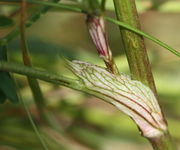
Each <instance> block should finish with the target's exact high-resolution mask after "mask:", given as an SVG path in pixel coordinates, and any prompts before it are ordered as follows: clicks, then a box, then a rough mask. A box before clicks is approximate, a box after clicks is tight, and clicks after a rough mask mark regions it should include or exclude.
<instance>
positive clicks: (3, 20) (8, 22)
mask: <svg viewBox="0 0 180 150" xmlns="http://www.w3.org/2000/svg"><path fill="white" fill-rule="evenodd" d="M13 24H14V21H13V20H12V19H11V18H9V17H6V16H0V29H1V28H6V27H9V26H12V25H13Z"/></svg>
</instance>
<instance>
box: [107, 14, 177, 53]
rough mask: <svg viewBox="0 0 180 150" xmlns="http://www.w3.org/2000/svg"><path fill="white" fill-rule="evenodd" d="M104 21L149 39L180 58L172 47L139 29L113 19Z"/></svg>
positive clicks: (108, 18)
mask: <svg viewBox="0 0 180 150" xmlns="http://www.w3.org/2000/svg"><path fill="white" fill-rule="evenodd" d="M105 19H106V20H107V21H109V22H112V23H114V24H116V25H119V26H120V27H122V28H125V29H128V30H130V31H132V32H134V33H137V34H139V35H142V36H144V37H145V38H147V39H149V40H151V41H153V42H155V43H157V44H158V45H160V46H161V47H164V48H165V49H167V50H169V51H170V52H172V53H173V54H175V55H176V56H178V57H180V52H178V51H176V50H175V49H173V48H172V47H170V46H169V45H167V44H166V43H164V42H162V41H160V40H159V39H157V38H155V37H153V36H152V35H149V34H147V33H145V32H143V31H141V30H139V29H136V28H134V27H132V26H130V25H128V24H126V23H124V22H121V21H118V20H115V19H113V18H110V17H105Z"/></svg>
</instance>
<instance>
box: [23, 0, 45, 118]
mask: <svg viewBox="0 0 180 150" xmlns="http://www.w3.org/2000/svg"><path fill="white" fill-rule="evenodd" d="M21 6H22V11H21V19H20V38H21V50H22V58H23V62H24V64H25V65H27V66H30V67H32V63H31V59H30V55H29V50H28V46H27V42H26V38H25V18H26V2H25V0H23V1H22V5H21ZM27 80H28V83H29V86H30V88H31V91H32V93H33V97H34V100H35V103H36V106H37V108H38V111H39V114H40V116H41V117H42V118H44V113H43V111H44V110H43V109H44V106H45V99H44V97H43V94H42V91H41V89H40V86H39V83H38V81H37V80H36V79H32V78H30V77H27Z"/></svg>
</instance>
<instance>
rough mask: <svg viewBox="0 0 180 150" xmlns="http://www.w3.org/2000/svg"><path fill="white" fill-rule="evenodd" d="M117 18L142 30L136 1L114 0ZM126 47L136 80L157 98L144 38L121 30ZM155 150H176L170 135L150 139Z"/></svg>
mask: <svg viewBox="0 0 180 150" xmlns="http://www.w3.org/2000/svg"><path fill="white" fill-rule="evenodd" d="M114 5H115V11H116V16H117V19H118V20H121V21H122V22H124V23H126V24H128V25H130V26H132V27H134V28H140V24H139V20H138V14H137V10H136V6H135V0H114ZM120 32H121V35H122V38H123V44H124V47H125V51H126V55H127V58H128V63H129V67H130V71H131V73H132V76H133V78H134V79H137V80H139V81H141V82H142V83H144V84H146V85H148V86H149V87H150V88H151V89H152V90H153V91H154V93H155V95H156V96H157V92H156V87H155V84H154V79H153V75H152V72H151V66H150V63H149V60H148V56H147V52H146V48H145V45H144V40H143V38H142V36H140V35H137V34H135V33H133V32H130V31H128V30H126V29H124V28H123V29H122V28H120ZM149 141H150V142H151V144H152V146H153V148H154V150H175V149H176V148H175V146H174V144H173V143H172V141H171V140H170V135H169V134H168V135H166V134H164V136H161V137H154V138H151V139H149Z"/></svg>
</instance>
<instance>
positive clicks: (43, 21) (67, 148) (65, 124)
mask: <svg viewBox="0 0 180 150" xmlns="http://www.w3.org/2000/svg"><path fill="white" fill-rule="evenodd" d="M63 2H65V3H67V2H68V3H71V2H70V1H67V0H64V1H63ZM136 2H137V8H138V11H139V16H140V22H141V27H142V30H143V31H145V32H147V33H149V34H151V35H153V36H155V37H157V38H159V39H160V40H162V41H164V42H166V43H167V44H169V45H171V46H172V47H173V48H175V49H177V50H179V49H180V38H179V35H180V30H179V27H180V1H179V0H159V1H158V0H157V1H156V0H154V1H153V0H137V1H136ZM158 2H159V3H158ZM0 7H1V9H0V14H6V13H8V12H9V11H11V8H9V6H5V5H4V6H3V5H1V6H0ZM107 9H108V10H107V12H106V15H108V16H111V17H115V15H114V12H113V10H114V8H113V3H112V0H107ZM106 27H107V32H108V39H109V42H110V46H111V49H112V51H113V55H114V57H115V61H116V63H117V65H118V68H119V70H120V72H125V73H127V74H130V73H129V69H128V64H127V60H126V56H125V54H124V51H123V47H122V44H121V40H120V35H119V30H118V27H117V26H116V25H113V24H110V23H107V26H106ZM3 32H4V29H0V33H1V35H3ZM26 32H27V42H28V46H29V50H30V53H31V56H32V62H33V66H35V67H38V68H45V69H46V70H49V71H52V72H55V73H59V74H63V75H67V76H72V74H71V73H70V72H69V71H68V70H67V69H66V68H65V67H64V65H63V60H62V58H61V56H62V55H63V56H65V57H66V58H68V59H71V60H72V59H77V60H83V61H87V62H91V63H93V64H98V65H102V66H103V62H102V60H101V59H100V58H98V56H97V53H96V49H95V46H94V45H93V43H92V41H91V40H90V37H89V35H88V32H87V28H86V24H85V16H84V15H82V14H78V13H73V12H67V11H59V10H57V9H52V10H51V11H49V12H48V13H46V14H45V15H44V16H42V17H41V18H40V19H39V20H38V21H37V22H36V23H34V24H33V25H32V26H31V27H30V28H27V30H26ZM145 42H146V46H147V50H148V54H149V58H150V62H151V65H152V70H153V74H154V78H155V83H156V86H157V90H158V94H159V97H160V104H161V106H162V108H163V111H164V113H165V116H166V117H167V121H168V124H169V129H170V132H171V134H172V136H173V138H174V140H175V142H176V143H177V144H179V146H180V130H179V129H180V60H179V58H178V57H177V56H174V55H173V54H171V53H170V52H168V51H166V50H164V49H163V48H161V47H160V46H158V45H156V44H154V43H153V42H151V41H149V40H146V39H145ZM8 55H9V60H11V61H14V62H22V60H21V51H20V43H19V37H18V38H16V39H14V40H13V41H12V42H10V45H9V52H8ZM15 78H16V79H17V82H18V84H19V86H20V93H21V95H22V98H23V99H24V101H26V102H27V104H28V106H29V109H30V111H31V113H32V116H33V119H34V121H35V122H36V124H37V126H38V129H39V130H40V133H41V134H42V136H43V137H44V139H45V141H46V142H47V143H48V146H49V148H50V150H141V149H142V150H150V149H152V148H151V145H150V144H149V143H148V142H147V140H146V139H144V138H142V137H141V136H140V134H139V131H138V129H137V127H136V125H135V124H134V123H133V121H132V120H131V119H130V118H129V117H127V116H126V115H124V114H122V113H121V112H120V111H119V110H117V109H116V108H115V107H113V106H111V105H110V104H107V103H105V102H103V101H102V100H99V99H97V98H94V97H92V96H89V95H86V94H83V93H80V92H77V91H74V90H71V89H68V88H65V87H59V86H57V85H52V84H49V83H46V82H42V81H40V85H41V88H42V90H43V94H44V95H45V98H46V100H47V104H46V105H47V108H48V110H49V111H50V112H51V113H52V114H53V116H54V117H55V119H56V120H57V121H58V123H59V128H60V131H58V132H57V131H56V130H54V129H52V128H51V127H50V126H48V125H47V124H45V123H43V122H41V120H40V118H39V116H38V115H37V110H36V106H35V104H34V101H33V97H32V94H31V91H30V89H29V86H28V83H27V80H26V78H25V77H23V76H20V75H15ZM41 149H42V146H41V144H40V142H39V140H38V138H37V137H36V134H35V133H34V131H33V129H32V127H31V125H30V123H29V120H28V117H27V115H26V113H25V111H24V108H23V107H22V105H21V104H16V105H13V104H11V103H9V102H6V103H5V104H1V105H0V150H41Z"/></svg>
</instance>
